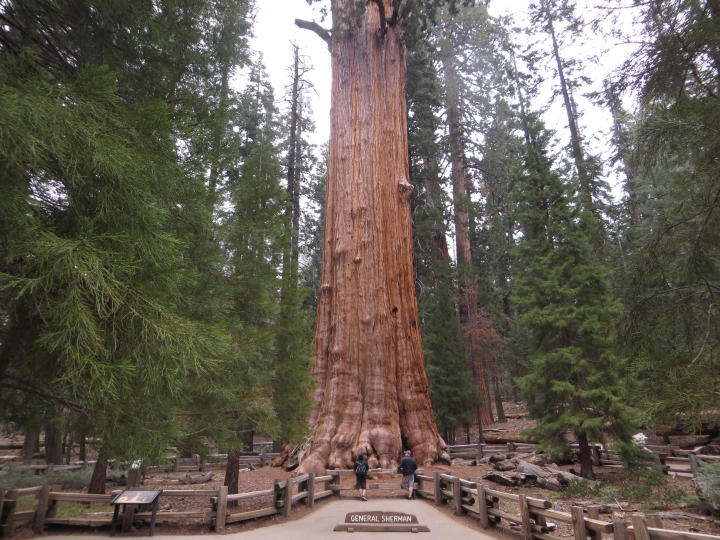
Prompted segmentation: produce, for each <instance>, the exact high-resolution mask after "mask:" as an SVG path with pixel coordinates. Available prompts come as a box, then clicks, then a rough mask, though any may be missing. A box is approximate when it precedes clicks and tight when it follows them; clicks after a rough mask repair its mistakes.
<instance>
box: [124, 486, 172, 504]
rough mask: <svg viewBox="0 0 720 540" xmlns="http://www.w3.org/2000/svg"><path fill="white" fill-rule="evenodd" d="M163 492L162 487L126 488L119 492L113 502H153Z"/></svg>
mask: <svg viewBox="0 0 720 540" xmlns="http://www.w3.org/2000/svg"><path fill="white" fill-rule="evenodd" d="M161 493H162V489H153V490H145V489H143V490H139V489H138V490H136V489H125V490H123V491H121V492H120V493H118V494H117V496H116V497H115V498H114V499H113V500H112V504H152V503H154V502H155V499H157V498H158V496H160V494H161Z"/></svg>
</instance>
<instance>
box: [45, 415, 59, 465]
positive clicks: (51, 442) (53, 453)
mask: <svg viewBox="0 0 720 540" xmlns="http://www.w3.org/2000/svg"><path fill="white" fill-rule="evenodd" d="M45 462H46V463H50V464H53V465H60V464H61V463H62V435H61V433H60V430H59V429H58V427H57V425H56V423H55V419H52V420H50V421H49V422H48V423H47V425H46V426H45Z"/></svg>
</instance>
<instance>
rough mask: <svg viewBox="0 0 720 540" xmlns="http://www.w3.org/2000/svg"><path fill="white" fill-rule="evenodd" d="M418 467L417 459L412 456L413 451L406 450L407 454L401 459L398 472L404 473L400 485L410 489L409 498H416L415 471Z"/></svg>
mask: <svg viewBox="0 0 720 540" xmlns="http://www.w3.org/2000/svg"><path fill="white" fill-rule="evenodd" d="M417 468H418V465H417V461H415V459H414V458H413V457H412V452H410V450H405V455H404V456H403V458H402V460H400V466H399V467H398V472H399V473H400V474H402V475H403V477H402V483H401V484H400V487H402V488H403V489H407V490H408V499H414V498H415V494H414V493H413V488H414V487H415V471H416V470H417Z"/></svg>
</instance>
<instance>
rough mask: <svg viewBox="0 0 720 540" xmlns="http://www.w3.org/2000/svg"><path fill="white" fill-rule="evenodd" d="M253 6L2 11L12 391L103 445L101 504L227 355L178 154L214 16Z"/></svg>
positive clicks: (165, 437)
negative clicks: (204, 302)
mask: <svg viewBox="0 0 720 540" xmlns="http://www.w3.org/2000/svg"><path fill="white" fill-rule="evenodd" d="M228 4H229V3H228ZM246 7H247V6H246V3H242V2H241V3H232V6H228V5H226V3H222V2H217V3H213V4H209V3H208V4H198V3H196V2H190V1H188V2H179V3H177V4H176V5H175V6H174V7H173V9H165V8H164V6H163V7H161V8H156V6H151V5H150V4H147V3H143V2H105V3H103V6H102V7H101V8H98V7H97V6H93V5H92V4H90V3H87V2H80V1H76V2H68V3H65V4H64V5H63V7H62V9H60V8H58V7H57V6H56V5H55V3H53V2H46V1H44V0H39V1H37V2H32V3H26V2H6V3H4V4H3V6H2V8H1V9H2V15H3V20H4V21H6V24H4V25H3V27H2V30H0V34H1V35H0V47H1V48H0V55H1V56H2V60H3V63H4V69H3V71H2V74H0V84H1V85H2V88H3V91H2V92H0V93H1V94H2V98H0V99H2V101H3V110H2V113H0V114H2V121H1V122H2V125H3V126H8V128H9V129H8V130H5V129H3V133H2V138H3V142H2V155H1V156H0V162H1V163H2V168H3V172H4V178H5V179H6V182H5V183H4V185H3V194H2V197H0V200H2V203H0V204H1V205H2V218H0V235H2V244H3V248H4V249H3V260H2V262H1V263H0V264H1V265H2V268H0V271H2V281H3V292H2V299H1V300H0V303H1V305H2V308H0V309H2V310H3V312H4V313H7V315H8V316H7V317H6V318H4V319H3V323H2V340H1V341H2V355H1V356H2V360H0V372H2V381H3V383H2V384H3V386H4V387H5V388H4V390H8V389H10V390H11V391H12V392H14V393H15V394H16V396H18V397H15V396H13V398H14V399H17V400H18V401H19V400H21V399H22V396H24V397H26V398H27V397H30V398H31V399H40V400H42V401H44V402H45V403H50V404H52V405H53V406H59V407H61V408H63V409H65V410H69V411H72V413H73V414H74V415H75V416H76V417H79V419H80V420H82V422H81V423H82V424H83V425H84V427H83V433H92V434H93V435H95V436H97V437H98V438H99V440H100V441H101V445H100V448H99V453H100V456H99V459H98V463H99V466H98V467H96V473H97V474H96V475H94V482H93V485H91V490H103V484H104V472H105V471H104V467H102V463H104V461H105V460H106V459H107V458H109V457H113V458H121V459H129V458H132V459H135V458H137V457H153V456H157V455H159V454H160V453H162V452H163V451H164V449H165V447H166V446H167V444H168V443H169V441H172V440H174V439H176V438H177V436H178V434H179V433H178V431H177V424H176V422H175V419H176V412H178V404H179V403H181V402H182V400H181V399H180V397H181V396H182V395H184V390H185V389H186V387H187V383H188V381H189V380H196V379H198V378H202V377H205V376H208V374H210V373H212V372H213V371H214V370H215V369H216V367H217V365H218V359H219V358H220V357H221V356H222V355H223V354H224V352H225V350H226V345H227V339H226V337H225V335H224V332H222V330H221V329H219V328H218V327H217V326H216V325H213V324H209V323H208V321H207V320H205V319H203V318H199V317H196V314H197V312H198V309H197V305H196V304H195V302H196V300H197V299H198V297H197V296H195V295H194V294H188V293H189V292H190V291H192V290H197V282H198V279H199V275H198V273H197V268H198V261H197V260H193V261H192V262H189V261H190V259H189V258H190V256H191V255H192V256H194V255H196V254H197V252H196V251H193V249H192V248H191V247H190V246H195V245H197V244H194V241H192V240H190V239H188V238H187V237H185V236H184V233H185V232H186V231H187V227H186V225H187V223H188V220H190V219H192V217H196V216H197V214H196V213H195V212H196V210H197V207H196V206H195V204H194V201H195V200H196V199H197V198H198V197H197V195H198V194H200V195H201V196H200V197H199V199H200V200H203V201H204V200H206V197H205V195H206V192H205V191H204V190H203V189H202V187H201V186H202V185H203V181H204V178H203V177H201V176H200V175H198V176H195V177H192V176H189V175H188V174H187V171H188V169H187V168H183V167H181V166H180V165H179V162H180V159H179V156H178V150H177V148H178V147H177V146H176V145H177V142H178V138H179V137H180V138H181V137H182V135H185V134H186V131H185V130H184V129H183V126H184V124H183V122H184V121H185V120H186V119H187V118H188V117H190V116H192V114H193V113H192V105H194V104H197V103H198V98H197V96H198V95H199V94H201V93H202V92H201V91H200V88H201V86H200V85H201V83H202V82H204V81H207V79H206V78H203V77H197V76H196V74H197V73H209V71H210V66H211V65H212V59H211V57H212V54H213V53H214V52H215V49H213V48H212V45H211V44H213V43H215V42H214V41H213V39H212V38H211V37H209V36H208V33H211V32H212V30H213V29H214V28H216V26H214V25H215V22H214V21H216V19H215V18H214V17H215V15H216V14H218V17H222V16H225V15H228V10H230V9H231V8H232V10H233V12H234V13H236V14H238V13H241V12H242V10H243V8H246ZM216 8H217V9H216ZM223 9H224V10H225V11H223ZM98 14H101V16H98ZM119 22H121V24H119ZM237 28H238V27H236V29H237ZM236 38H237V39H240V40H241V39H242V38H241V32H240V33H239V34H238V35H237V36H236ZM191 66H192V68H191ZM201 226H203V227H207V226H208V225H207V221H205V222H203V223H202V224H201ZM206 310H207V308H206ZM47 410H48V411H51V410H52V407H48V409H47ZM10 413H11V414H12V411H10ZM48 414H52V413H51V412H49V413H48Z"/></svg>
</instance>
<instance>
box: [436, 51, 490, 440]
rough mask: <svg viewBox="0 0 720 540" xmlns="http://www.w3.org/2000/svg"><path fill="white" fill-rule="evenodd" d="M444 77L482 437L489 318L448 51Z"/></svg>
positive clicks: (463, 303)
mask: <svg viewBox="0 0 720 540" xmlns="http://www.w3.org/2000/svg"><path fill="white" fill-rule="evenodd" d="M443 68H444V71H445V77H446V87H447V90H446V96H445V99H446V102H445V106H446V108H447V120H448V131H449V135H450V137H449V139H450V140H449V143H450V161H451V167H452V181H453V206H454V208H455V242H456V248H457V251H456V257H457V265H458V273H459V275H458V315H459V318H460V325H461V327H462V330H463V336H464V338H465V350H466V351H467V354H468V362H469V364H470V369H471V372H472V375H473V382H474V383H475V385H476V386H477V388H478V392H479V394H480V398H481V399H482V403H478V404H477V407H476V411H475V416H476V419H477V421H478V436H479V437H480V439H482V426H484V425H488V424H491V423H492V421H493V418H492V408H491V405H490V390H489V388H488V385H487V381H486V368H487V367H488V366H486V365H485V364H486V361H485V356H486V355H485V351H484V350H483V345H484V341H485V340H483V339H482V334H483V333H487V332H488V331H489V328H488V321H486V320H483V318H482V317H481V316H480V311H479V310H478V285H477V277H476V276H475V274H474V273H473V271H472V265H473V261H472V249H471V246H470V218H469V213H468V206H469V202H470V190H469V187H470V184H471V181H470V179H469V178H468V175H467V171H466V170H465V149H464V145H463V141H462V134H461V128H460V96H459V92H458V80H459V76H458V73H457V67H456V66H455V59H454V57H453V56H452V55H451V54H445V55H443Z"/></svg>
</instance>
